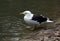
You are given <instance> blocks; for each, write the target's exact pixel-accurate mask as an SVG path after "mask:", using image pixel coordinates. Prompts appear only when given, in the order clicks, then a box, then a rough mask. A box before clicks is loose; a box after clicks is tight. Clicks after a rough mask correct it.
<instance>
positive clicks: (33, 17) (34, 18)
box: [20, 11, 53, 25]
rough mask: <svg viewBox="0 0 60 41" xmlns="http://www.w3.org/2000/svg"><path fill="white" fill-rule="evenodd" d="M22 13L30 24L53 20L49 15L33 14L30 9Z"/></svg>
mask: <svg viewBox="0 0 60 41" xmlns="http://www.w3.org/2000/svg"><path fill="white" fill-rule="evenodd" d="M20 14H24V21H25V22H26V23H27V24H29V25H40V24H42V23H46V22H53V21H52V20H50V19H49V18H47V17H44V16H42V15H39V14H32V13H31V12H30V11H24V12H22V13H20Z"/></svg>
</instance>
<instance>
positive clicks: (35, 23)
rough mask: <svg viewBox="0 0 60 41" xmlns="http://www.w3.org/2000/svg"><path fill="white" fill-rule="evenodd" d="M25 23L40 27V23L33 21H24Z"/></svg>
mask: <svg viewBox="0 0 60 41" xmlns="http://www.w3.org/2000/svg"><path fill="white" fill-rule="evenodd" d="M24 21H25V22H26V23H27V24H29V25H39V22H37V21H34V20H31V19H24Z"/></svg>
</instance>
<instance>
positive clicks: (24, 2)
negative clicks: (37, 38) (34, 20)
mask: <svg viewBox="0 0 60 41" xmlns="http://www.w3.org/2000/svg"><path fill="white" fill-rule="evenodd" d="M24 10H30V11H31V12H32V13H35V14H37V13H38V14H43V15H45V16H47V17H49V18H52V19H57V18H60V0H0V41H18V40H20V39H22V38H25V36H26V35H29V34H30V33H32V32H31V31H29V30H26V28H25V27H26V24H24V21H23V19H22V16H19V12H22V11H24Z"/></svg>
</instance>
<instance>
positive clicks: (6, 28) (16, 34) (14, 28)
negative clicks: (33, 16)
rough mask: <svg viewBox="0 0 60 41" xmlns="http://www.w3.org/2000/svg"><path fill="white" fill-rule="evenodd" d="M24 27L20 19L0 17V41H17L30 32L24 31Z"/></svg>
mask: <svg viewBox="0 0 60 41" xmlns="http://www.w3.org/2000/svg"><path fill="white" fill-rule="evenodd" d="M25 27H26V25H25V24H24V22H23V20H22V19H18V18H17V17H11V16H7V17H1V18H0V36H1V37H0V40H2V41H10V40H11V41H18V40H19V39H22V38H24V36H26V35H27V34H29V33H30V31H28V30H26V28H25Z"/></svg>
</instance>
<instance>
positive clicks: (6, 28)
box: [0, 16, 60, 41]
mask: <svg viewBox="0 0 60 41" xmlns="http://www.w3.org/2000/svg"><path fill="white" fill-rule="evenodd" d="M26 26H27V25H25V23H24V21H23V20H22V19H20V18H17V17H12V16H7V17H1V18H0V41H60V24H59V22H57V24H55V26H53V27H52V26H51V27H48V26H47V27H46V28H43V29H39V30H38V29H37V30H34V31H31V30H29V29H26Z"/></svg>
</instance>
